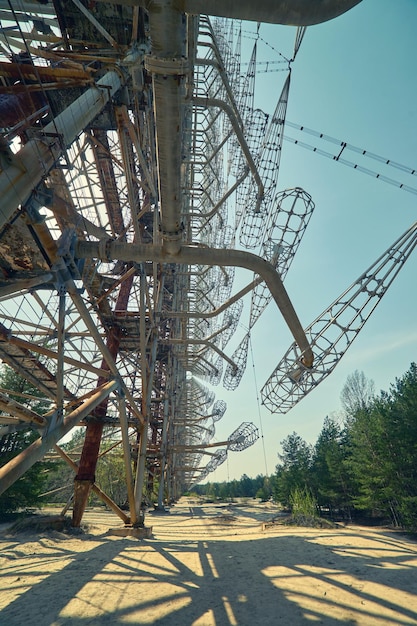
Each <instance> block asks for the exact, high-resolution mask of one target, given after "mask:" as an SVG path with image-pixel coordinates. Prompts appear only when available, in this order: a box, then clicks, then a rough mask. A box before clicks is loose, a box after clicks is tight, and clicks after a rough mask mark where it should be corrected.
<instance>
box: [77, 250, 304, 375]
mask: <svg viewBox="0 0 417 626" xmlns="http://www.w3.org/2000/svg"><path fill="white" fill-rule="evenodd" d="M102 251H105V259H103V260H106V261H110V260H114V261H116V260H121V261H134V262H136V263H141V262H143V261H152V262H154V263H187V264H189V265H195V264H198V265H224V266H228V267H233V266H234V267H242V268H245V269H248V270H250V271H252V272H255V273H256V274H258V275H259V276H262V278H263V279H264V281H265V282H266V284H267V285H268V288H269V290H270V292H271V294H272V297H273V298H274V300H275V302H276V304H277V306H278V308H279V310H280V311H281V314H282V316H283V318H284V320H285V322H286V323H287V326H288V328H289V329H290V331H291V333H292V335H293V337H294V339H295V341H296V343H297V345H298V347H299V348H300V350H301V352H302V353H303V362H304V365H305V366H306V367H311V366H312V364H313V352H312V350H311V348H310V344H309V343H308V340H307V337H306V334H305V332H304V330H303V327H302V325H301V323H300V320H299V319H298V316H297V314H296V312H295V309H294V307H293V305H292V302H291V300H290V298H289V296H288V294H287V291H286V289H285V287H284V285H283V283H282V280H281V278H280V276H279V274H278V272H277V271H276V270H275V268H274V266H273V265H272V264H271V263H269V262H268V261H265V260H264V259H262V258H261V257H259V256H257V255H256V254H252V253H251V252H246V251H244V250H227V249H223V248H220V249H218V248H201V247H199V246H183V247H182V248H181V250H180V251H179V252H178V254H169V253H167V252H166V251H165V250H163V248H162V247H161V246H148V245H146V244H130V243H124V242H119V241H111V240H107V241H104V245H103V242H98V241H97V242H91V241H78V242H77V244H76V253H75V254H76V257H77V258H87V259H90V258H101V256H102Z"/></svg>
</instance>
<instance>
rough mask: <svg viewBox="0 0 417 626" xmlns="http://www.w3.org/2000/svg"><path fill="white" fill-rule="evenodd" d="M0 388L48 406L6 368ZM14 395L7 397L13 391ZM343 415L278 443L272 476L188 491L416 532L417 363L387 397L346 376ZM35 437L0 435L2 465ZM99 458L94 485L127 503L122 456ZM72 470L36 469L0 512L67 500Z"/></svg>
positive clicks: (78, 438)
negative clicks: (308, 436) (304, 500)
mask: <svg viewBox="0 0 417 626" xmlns="http://www.w3.org/2000/svg"><path fill="white" fill-rule="evenodd" d="M0 386H1V387H2V388H6V389H9V390H13V391H14V392H15V393H14V395H13V397H14V398H15V399H16V400H18V401H19V402H21V403H27V404H28V405H29V406H32V408H34V409H36V410H37V411H38V412H43V411H46V410H48V409H49V408H50V407H49V403H47V402H45V400H43V399H39V392H37V391H36V389H35V388H34V387H32V386H31V385H30V383H27V381H23V380H22V379H20V377H19V376H18V375H17V374H15V373H14V372H13V371H12V370H9V369H8V368H3V369H2V370H1V371H0ZM11 395H12V394H11ZM341 401H342V406H343V411H342V413H341V414H340V415H338V416H337V417H329V416H327V417H326V418H325V419H324V422H323V426H322V429H321V431H320V433H319V435H318V438H317V440H316V442H315V443H314V444H310V443H307V442H306V441H305V440H304V439H303V438H302V437H301V436H300V435H298V434H297V433H296V432H293V433H291V434H289V435H288V436H287V437H286V438H285V439H284V440H283V441H282V442H281V448H282V449H281V452H280V453H279V454H278V464H277V466H276V471H275V473H274V474H273V475H271V476H263V475H258V476H256V477H255V478H250V477H249V476H247V475H246V474H244V475H243V476H242V477H241V479H240V480H233V481H229V482H222V483H215V482H210V483H207V484H204V485H196V486H195V487H194V488H193V491H194V493H197V494H200V495H204V496H205V497H207V498H208V499H213V500H215V499H222V500H228V499H233V498H236V497H249V498H260V499H262V500H268V499H270V498H272V499H274V500H275V501H276V502H278V503H280V504H281V505H282V506H283V507H288V508H289V509H291V506H292V502H294V494H297V497H298V498H299V494H300V493H304V494H305V495H306V497H308V498H309V499H310V500H312V501H314V503H315V506H316V508H317V511H318V513H320V514H322V515H329V516H331V517H333V518H344V519H346V520H352V519H358V518H360V517H368V518H369V517H372V518H383V519H384V520H389V521H390V522H391V523H392V524H394V525H395V526H398V527H402V528H404V529H407V530H413V531H414V530H417V366H416V364H415V363H412V364H411V366H410V368H409V370H408V371H407V372H406V373H405V374H404V375H403V376H402V377H401V378H398V379H396V380H395V382H394V383H393V384H392V385H391V387H390V390H389V391H388V392H386V391H381V392H380V393H379V394H376V393H375V391H374V385H373V382H372V381H370V380H368V379H367V378H366V377H365V375H364V374H363V373H362V372H358V371H356V372H354V373H353V374H352V375H351V376H349V377H348V379H347V381H346V384H345V386H344V388H343V389H342V392H341ZM37 436H38V434H37V433H34V432H33V431H31V430H30V429H28V428H22V429H21V430H18V431H17V432H13V433H7V434H6V435H3V436H2V437H0V457H1V459H0V460H1V463H2V464H3V463H4V462H6V461H7V460H8V459H10V458H12V457H13V456H14V455H16V454H17V453H18V452H19V451H20V450H22V449H23V448H24V447H26V446H27V445H28V444H29V443H30V442H31V440H32V439H33V438H35V437H37ZM81 443H82V431H76V432H75V434H74V437H73V441H71V442H69V443H67V444H65V446H63V447H64V448H66V450H67V451H68V453H70V451H71V450H72V451H75V450H76V449H77V448H78V449H80V448H81ZM107 446H108V447H109V449H110V448H111V449H110V453H109V454H108V455H105V457H104V458H105V462H102V463H101V470H99V471H98V473H97V483H98V484H99V486H101V487H102V488H103V489H104V490H105V491H106V492H108V493H109V495H110V496H111V497H113V498H114V499H115V501H116V502H118V503H119V504H122V502H123V501H124V500H125V498H126V490H125V485H124V484H123V481H120V480H119V476H120V475H122V472H121V471H120V469H121V468H120V454H118V453H116V451H115V452H114V453H113V449H112V446H110V445H109V443H108V444H107ZM72 482H73V472H72V470H70V468H68V467H67V466H66V465H65V464H64V463H63V462H62V461H51V460H49V461H43V462H40V463H37V464H36V465H34V466H33V467H32V468H31V470H29V472H27V473H26V474H25V475H24V476H23V477H22V478H21V479H20V480H19V481H17V482H16V483H15V484H14V485H13V486H12V487H11V488H10V489H9V490H7V491H6V492H5V493H4V494H3V495H2V496H0V513H1V512H5V511H11V510H15V509H17V508H24V507H27V506H40V505H41V504H42V501H45V494H46V499H47V501H48V502H52V501H54V500H57V501H60V502H62V501H63V500H64V499H66V498H68V497H70V494H71V491H72Z"/></svg>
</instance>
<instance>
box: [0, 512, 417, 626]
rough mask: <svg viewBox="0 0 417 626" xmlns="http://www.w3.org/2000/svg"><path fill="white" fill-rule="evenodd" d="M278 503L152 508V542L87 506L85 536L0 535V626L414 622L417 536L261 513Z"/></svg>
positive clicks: (261, 625) (264, 625) (416, 619)
mask: <svg viewBox="0 0 417 626" xmlns="http://www.w3.org/2000/svg"><path fill="white" fill-rule="evenodd" d="M275 513H276V510H275V508H274V506H273V505H272V504H266V505H263V504H252V503H250V504H245V505H244V506H239V507H229V508H225V507H224V506H223V507H219V506H215V505H205V506H204V507H201V506H196V505H194V504H192V503H189V502H187V501H185V500H182V501H181V502H180V503H179V504H177V505H176V506H175V507H173V508H172V509H171V513H170V514H169V515H160V514H153V515H151V514H149V515H148V517H147V520H146V522H147V525H152V526H153V538H152V539H148V540H143V541H139V540H137V539H133V538H120V537H114V536H108V535H106V534H105V532H106V530H107V529H108V528H109V527H115V526H118V525H119V524H118V520H117V519H115V518H114V516H112V515H111V514H108V513H101V512H95V511H93V512H89V513H88V516H87V519H86V521H88V522H89V523H90V524H91V525H92V526H91V527H90V530H89V533H88V534H85V535H80V536H72V535H69V536H68V535H64V534H63V533H58V532H54V531H52V532H48V533H44V534H40V535H34V534H19V535H15V536H7V534H6V533H5V531H4V529H3V532H2V534H1V536H0V540H1V541H0V549H1V553H0V625H1V626H3V625H4V626H23V625H24V626H32V625H33V626H35V625H36V626H61V625H62V626H64V625H65V626H67V625H71V626H86V625H94V626H95V625H110V624H112V625H119V624H162V625H167V626H189V625H190V626H191V625H193V626H226V625H227V626H230V625H231V626H234V625H237V624H239V625H245V626H246V625H248V626H249V625H251V626H269V625H275V624H283V625H284V624H285V625H287V624H288V625H290V626H297V625H299V624H311V626H314V625H315V624H327V625H337V624H359V625H363V626H373V625H376V624H377V625H385V626H387V625H391V624H392V625H399V624H416V625H417V543H415V542H412V541H409V540H407V539H405V538H404V537H403V536H401V535H399V534H394V533H389V532H384V531H383V530H379V529H364V528H358V527H349V528H336V529H330V530H329V529H326V530H321V529H319V530H317V529H301V528H293V527H286V526H274V527H272V528H267V529H266V530H262V521H263V520H268V519H271V518H272V516H273V515H274V514H275Z"/></svg>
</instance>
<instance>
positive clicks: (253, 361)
mask: <svg viewBox="0 0 417 626" xmlns="http://www.w3.org/2000/svg"><path fill="white" fill-rule="evenodd" d="M249 346H250V353H251V358H252V371H253V380H254V385H255V393H256V406H257V409H258V420H259V431H260V433H261V441H262V451H263V455H264V464H265V476H269V473H268V464H267V461H266V450H265V439H264V431H263V425H262V416H261V403H260V401H259V393H258V382H257V380H256V369H255V359H254V356H253V349H252V337H251V334H250V333H249Z"/></svg>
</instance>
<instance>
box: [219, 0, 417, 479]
mask: <svg viewBox="0 0 417 626" xmlns="http://www.w3.org/2000/svg"><path fill="white" fill-rule="evenodd" d="M416 27H417V2H416V1H415V0H396V1H395V2H392V0H363V2H362V3H361V4H360V5H358V6H357V7H355V8H354V9H352V10H351V11H350V12H348V13H346V14H345V15H343V16H341V17H339V18H337V19H336V20H333V21H331V22H327V23H326V24H322V25H318V26H314V27H310V28H308V29H307V32H306V34H305V37H304V41H303V43H302V46H301V49H300V51H299V53H298V55H297V58H296V59H295V61H294V63H293V70H292V85H291V90H290V97H289V105H288V110H287V119H288V120H289V121H291V122H295V123H300V124H303V125H304V126H306V127H309V128H312V129H315V130H318V131H321V132H323V133H325V134H327V135H330V136H332V137H335V138H338V139H341V140H343V141H346V142H348V143H349V144H353V145H355V146H358V147H361V148H364V149H367V150H369V151H371V152H374V153H376V154H378V155H381V156H385V157H388V158H390V159H391V160H393V161H397V162H399V163H402V164H404V165H408V166H415V167H416V168H417V79H416V67H417V42H416V37H415V32H416ZM251 29H252V30H253V26H251ZM294 34H295V29H293V28H289V27H281V26H269V25H268V26H266V25H263V26H261V29H260V36H261V37H262V39H264V40H265V41H267V42H269V44H270V46H266V45H265V44H261V45H260V53H261V55H262V57H261V58H264V59H268V60H277V59H278V58H279V57H278V56H277V53H276V52H274V49H275V50H277V51H281V52H282V53H283V54H284V55H285V56H287V57H288V56H289V57H291V55H292V45H293V38H294ZM243 45H244V46H245V47H246V48H247V49H248V50H250V48H251V46H252V40H250V39H249V38H248V39H245V38H244V39H243ZM271 46H272V47H271ZM283 80H284V74H283V73H278V72H274V73H270V74H263V78H260V79H259V82H258V83H257V84H258V90H257V93H258V97H259V99H258V101H257V105H258V106H259V107H260V108H262V109H264V110H265V111H267V112H269V113H272V112H273V110H274V109H275V105H276V100H277V98H278V96H279V93H280V90H281V87H282V83H283ZM288 135H290V136H295V134H294V132H293V131H291V130H290V129H288ZM298 138H299V139H301V140H303V141H307V142H309V143H312V144H314V145H317V147H321V148H323V149H326V150H327V149H329V147H330V148H331V146H328V145H325V144H322V143H320V140H318V139H317V140H316V139H315V138H312V137H309V136H306V135H298ZM351 158H352V160H353V161H355V162H358V163H360V164H361V165H362V166H364V167H369V168H370V169H374V170H375V171H376V172H380V173H384V174H385V175H387V176H390V177H392V178H394V179H397V180H399V181H400V182H404V183H406V184H408V185H410V186H414V187H417V177H416V176H414V177H411V176H407V175H405V174H403V173H401V172H399V171H396V170H394V169H390V170H382V167H381V166H380V165H379V164H378V163H376V162H373V161H366V160H365V161H364V160H362V161H359V157H356V155H354V154H352V155H351ZM295 186H300V187H303V188H304V189H305V190H306V191H307V192H308V193H310V194H311V195H312V197H313V200H314V201H315V203H316V209H315V213H314V215H313V218H312V220H311V222H310V224H309V227H308V229H307V232H306V235H305V237H304V239H303V242H302V244H301V246H300V249H299V250H298V253H297V255H296V258H295V260H294V262H293V265H292V267H291V269H290V271H289V273H288V276H287V278H286V281H285V285H286V288H287V291H288V292H289V294H290V297H291V298H292V300H293V303H294V305H295V307H296V310H297V313H298V315H299V317H300V319H301V321H302V323H303V326H304V327H306V326H308V324H310V323H311V322H312V321H313V320H314V319H315V318H316V317H317V316H318V315H319V314H320V313H321V312H322V311H323V310H324V309H325V308H326V307H327V306H328V305H329V304H331V302H332V301H333V300H334V299H335V298H337V297H338V296H339V295H340V294H341V293H342V292H343V290H344V289H345V288H347V287H348V286H349V285H350V284H351V283H352V282H353V281H354V280H356V279H357V278H358V276H359V275H360V274H361V273H362V272H363V271H364V270H365V269H366V268H367V267H368V266H370V265H371V263H372V262H373V261H374V260H376V258H377V257H378V256H379V255H380V254H381V253H383V252H384V251H385V250H386V249H387V248H388V247H389V245H390V244H391V243H392V242H393V241H394V240H395V239H396V238H397V237H398V236H399V235H400V234H402V233H403V232H404V231H405V230H406V229H407V228H408V227H409V226H410V225H411V224H412V223H413V222H414V221H416V219H417V210H416V208H417V195H414V194H410V193H407V192H405V191H401V190H399V189H396V188H395V187H393V186H391V185H388V184H386V183H384V182H380V181H378V180H376V179H374V178H371V177H369V176H367V175H365V174H361V173H359V172H357V171H354V170H352V169H350V168H348V167H346V166H343V165H340V164H337V163H334V162H332V161H331V160H330V159H327V158H324V157H321V156H319V155H317V154H313V153H312V152H310V151H307V150H305V149H303V148H300V147H296V146H294V145H292V144H291V143H289V142H285V143H284V147H283V152H282V159H281V170H280V182H279V188H280V189H286V188H290V187H295ZM416 275H417V251H414V254H413V255H412V256H411V258H410V259H409V260H408V262H407V264H406V265H405V266H404V267H403V269H402V271H401V272H400V274H399V276H398V277H397V279H396V281H395V282H394V284H393V285H392V286H391V288H390V289H389V291H388V292H387V293H386V294H385V296H384V297H383V298H382V300H381V302H380V304H379V305H378V307H377V308H376V310H375V312H374V313H373V315H372V317H371V318H370V319H369V320H368V322H367V324H366V325H365V327H364V328H363V330H362V333H361V334H360V335H359V336H358V337H357V339H356V340H355V341H354V343H353V344H352V346H351V348H350V349H349V350H348V352H347V354H346V355H345V356H344V357H343V359H342V360H341V362H340V363H339V365H338V366H337V367H336V370H335V371H334V372H333V374H331V376H330V377H329V378H327V379H326V380H325V381H324V382H322V383H321V384H320V385H319V387H318V388H317V389H316V390H314V391H313V392H311V393H310V394H309V395H308V396H307V397H306V398H305V399H304V400H303V401H301V402H300V403H299V404H298V405H297V406H296V407H295V408H293V409H292V410H291V411H290V412H289V413H287V414H286V415H278V414H275V415H272V414H271V413H270V412H269V411H268V410H267V409H265V408H264V407H260V416H261V418H260V417H259V412H258V402H257V396H259V399H260V393H259V392H260V388H261V387H262V386H263V385H264V383H265V381H266V380H267V378H268V377H269V375H270V374H271V372H272V370H273V369H274V368H275V366H276V365H277V363H278V362H279V361H280V359H281V358H282V356H283V355H284V353H285V352H286V350H287V349H288V347H289V346H290V344H291V343H292V337H291V336H290V334H289V331H288V330H287V328H286V326H285V325H284V323H283V322H282V319H281V317H280V314H279V312H278V310H277V309H276V307H275V305H274V303H271V304H270V305H269V307H268V309H267V311H266V312H265V313H264V314H263V316H262V317H261V319H260V320H259V321H258V323H257V324H256V326H255V328H254V332H253V335H252V346H253V354H254V367H253V366H252V360H251V356H249V360H248V367H247V372H246V374H245V376H244V378H243V380H242V382H241V384H240V386H239V387H238V389H237V390H236V391H235V392H232V393H227V392H226V391H225V390H224V388H223V387H222V386H221V385H219V386H218V387H216V388H215V392H216V397H217V398H220V399H224V400H225V401H226V402H227V404H228V409H227V411H226V414H225V416H224V417H223V419H222V420H221V421H220V422H218V423H217V425H216V426H217V428H216V438H217V440H219V441H222V440H224V439H226V438H227V437H228V435H229V434H230V433H231V432H232V431H233V430H234V429H235V428H236V427H237V426H238V425H239V424H240V423H241V422H242V421H253V422H254V423H255V424H256V425H257V426H258V427H260V425H262V429H263V434H264V439H263V443H264V446H265V451H266V466H265V461H264V454H263V446H262V442H261V441H258V442H257V443H256V444H255V445H254V446H253V447H252V448H250V449H248V450H246V451H244V452H239V453H236V452H230V453H229V458H228V461H227V463H224V464H223V465H222V466H221V467H219V468H218V469H217V470H216V472H214V473H212V474H210V475H209V476H208V480H212V481H222V480H227V479H228V478H230V479H233V478H240V477H241V475H242V474H243V473H246V474H248V475H249V476H255V475H257V474H265V471H266V469H267V471H268V472H269V473H272V472H273V471H274V469H275V465H276V463H277V462H278V457H277V453H278V452H279V451H280V442H281V441H282V440H283V439H284V438H285V437H286V436H287V435H288V434H290V433H291V432H292V431H296V432H297V433H298V434H299V435H301V436H302V437H303V438H304V439H306V440H307V441H308V442H311V443H314V442H315V440H316V438H317V435H318V434H319V432H320V430H321V428H322V424H323V419H324V418H325V416H326V415H332V414H334V413H337V412H339V411H340V410H341V404H340V392H341V389H342V387H343V385H344V383H345V382H346V378H347V376H348V375H349V374H351V373H352V372H353V371H354V370H356V369H358V370H360V371H363V372H364V373H365V375H366V376H367V377H368V378H370V379H372V380H373V381H374V382H375V387H376V390H377V391H378V392H379V391H380V390H381V389H384V390H388V389H389V386H390V384H391V383H392V382H394V380H395V378H396V377H399V376H401V375H402V374H404V373H405V371H407V369H408V368H409V366H410V363H411V362H412V361H416V360H417V323H416V309H417V295H416V284H417V281H416ZM241 319H242V322H243V323H247V316H246V318H245V317H244V316H242V318H241ZM240 332H241V334H243V333H244V330H243V329H241V331H240ZM236 335H238V333H236ZM240 336H242V335H240ZM240 336H239V337H238V338H237V339H240ZM254 372H255V374H256V381H257V389H256V387H255V380H254ZM207 458H208V457H207Z"/></svg>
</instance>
